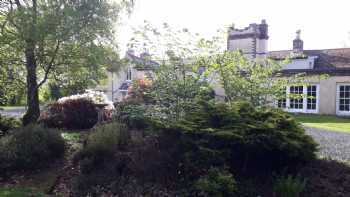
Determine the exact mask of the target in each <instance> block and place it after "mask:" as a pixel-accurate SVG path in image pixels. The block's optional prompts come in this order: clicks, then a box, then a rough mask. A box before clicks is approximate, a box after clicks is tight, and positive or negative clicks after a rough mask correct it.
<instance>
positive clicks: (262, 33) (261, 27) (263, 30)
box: [259, 19, 269, 40]
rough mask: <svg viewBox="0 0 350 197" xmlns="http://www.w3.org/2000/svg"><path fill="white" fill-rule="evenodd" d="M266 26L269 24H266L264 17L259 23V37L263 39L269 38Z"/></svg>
mask: <svg viewBox="0 0 350 197" xmlns="http://www.w3.org/2000/svg"><path fill="white" fill-rule="evenodd" d="M268 28H269V26H268V25H267V23H266V20H265V19H263V20H261V24H259V31H260V35H259V38H260V39H265V40H267V39H269V35H268V34H269V32H268Z"/></svg>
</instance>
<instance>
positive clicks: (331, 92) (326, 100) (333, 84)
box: [319, 76, 350, 115]
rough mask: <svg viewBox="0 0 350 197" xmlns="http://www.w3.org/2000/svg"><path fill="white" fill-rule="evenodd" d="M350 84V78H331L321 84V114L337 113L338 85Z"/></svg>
mask: <svg viewBox="0 0 350 197" xmlns="http://www.w3.org/2000/svg"><path fill="white" fill-rule="evenodd" d="M341 83H350V76H331V77H329V78H327V79H324V80H321V82H320V100H319V102H320V103H319V107H320V110H319V113H320V114H332V115H335V114H336V112H337V110H336V109H337V84H341Z"/></svg>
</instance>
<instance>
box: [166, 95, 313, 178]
mask: <svg viewBox="0 0 350 197" xmlns="http://www.w3.org/2000/svg"><path fill="white" fill-rule="evenodd" d="M161 130H162V131H163V133H167V132H178V133H180V134H181V135H184V136H187V141H192V143H193V144H195V145H196V146H197V147H198V149H209V150H212V151H213V152H216V153H218V154H219V155H221V158H224V159H225V162H226V163H227V165H229V166H231V167H233V168H235V169H238V170H241V171H244V172H249V171H250V172H251V173H254V171H256V170H261V172H263V171H266V170H278V169H281V168H284V167H286V166H294V165H296V164H301V163H303V162H307V161H310V160H313V159H314V158H315V157H316V154H315V152H316V150H317V144H316V143H315V142H314V141H313V139H312V138H311V137H310V136H308V135H306V134H305V132H304V130H303V128H302V127H300V126H299V124H298V123H296V122H295V121H294V119H293V118H292V117H291V116H290V115H288V114H287V113H284V112H282V111H279V110H274V109H255V108H254V107H252V105H250V104H249V103H235V104H233V105H227V104H223V103H220V104H216V103H207V102H205V103H202V105H201V106H200V107H199V108H197V109H196V110H194V111H193V112H192V113H189V114H187V115H186V116H185V118H184V119H183V120H180V121H179V122H177V123H176V124H173V125H164V126H163V128H161ZM183 139H184V138H183ZM176 140H178V139H173V140H172V141H176ZM180 140H181V139H180ZM170 141H171V140H170Z"/></svg>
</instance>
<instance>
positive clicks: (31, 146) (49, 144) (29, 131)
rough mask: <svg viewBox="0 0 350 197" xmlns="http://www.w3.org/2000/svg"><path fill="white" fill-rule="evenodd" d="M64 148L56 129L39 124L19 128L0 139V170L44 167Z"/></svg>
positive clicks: (62, 151)
mask: <svg viewBox="0 0 350 197" xmlns="http://www.w3.org/2000/svg"><path fill="white" fill-rule="evenodd" d="M64 150H65V142H64V139H63V138H62V136H61V135H60V133H59V131H58V130H56V129H49V128H45V127H42V126H40V125H29V126H26V127H23V128H19V129H17V130H16V131H15V132H13V134H11V135H8V136H5V137H3V138H1V139H0V172H1V171H2V172H4V171H8V170H9V171H12V170H31V169H37V168H41V167H45V166H47V165H48V164H49V163H50V162H52V159H55V158H58V157H60V156H62V155H63V153H64Z"/></svg>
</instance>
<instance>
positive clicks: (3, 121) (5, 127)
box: [0, 115, 21, 137]
mask: <svg viewBox="0 0 350 197" xmlns="http://www.w3.org/2000/svg"><path fill="white" fill-rule="evenodd" d="M20 126H21V122H20V121H19V120H17V119H16V118H12V117H5V116H1V115H0V137H1V136H2V135H5V134H6V133H8V131H9V130H12V129H15V128H18V127H20Z"/></svg>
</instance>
